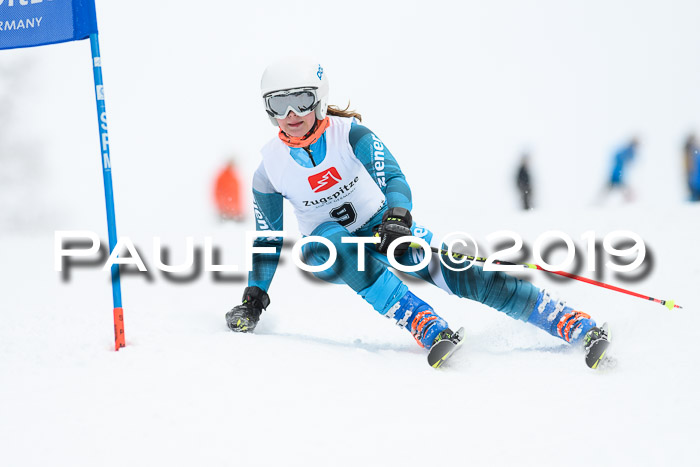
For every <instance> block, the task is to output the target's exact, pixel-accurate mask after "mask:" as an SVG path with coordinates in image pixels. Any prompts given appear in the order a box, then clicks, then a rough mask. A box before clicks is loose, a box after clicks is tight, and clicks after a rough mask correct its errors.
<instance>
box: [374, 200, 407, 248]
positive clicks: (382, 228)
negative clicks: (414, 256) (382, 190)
mask: <svg viewBox="0 0 700 467" xmlns="http://www.w3.org/2000/svg"><path fill="white" fill-rule="evenodd" d="M412 224H413V219H412V218H411V212H410V211H409V210H408V209H405V208H389V209H388V210H387V211H386V212H385V213H384V216H382V223H381V224H380V225H379V227H378V228H377V231H376V233H375V235H377V236H378V237H380V239H381V241H380V242H379V243H377V251H378V252H380V253H382V254H384V255H385V254H386V253H387V250H388V249H389V245H390V244H391V242H393V241H394V240H396V239H397V238H400V237H404V236H406V235H411V225H412ZM408 245H409V244H408V242H405V243H401V244H400V245H397V246H396V249H395V250H394V257H395V258H398V257H399V256H401V255H403V254H404V253H406V251H407V250H408Z"/></svg>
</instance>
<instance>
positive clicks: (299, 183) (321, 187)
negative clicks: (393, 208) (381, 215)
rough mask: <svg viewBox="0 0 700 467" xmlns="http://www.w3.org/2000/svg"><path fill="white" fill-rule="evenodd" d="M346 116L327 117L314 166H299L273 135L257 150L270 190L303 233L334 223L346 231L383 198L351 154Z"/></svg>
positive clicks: (359, 224)
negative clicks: (291, 209)
mask: <svg viewBox="0 0 700 467" xmlns="http://www.w3.org/2000/svg"><path fill="white" fill-rule="evenodd" d="M351 123H352V119H349V118H339V117H330V125H329V127H328V128H327V129H326V132H325V137H326V157H325V159H323V162H321V163H320V164H319V165H318V166H316V167H302V166H301V165H299V164H298V163H297V162H296V161H295V160H294V159H293V158H292V156H291V155H290V153H289V150H290V148H289V147H288V146H287V145H286V144H284V143H283V142H282V141H281V140H280V139H279V138H275V139H274V140H272V141H270V142H269V143H268V144H267V145H265V147H263V149H262V156H263V165H264V167H265V171H266V172H267V175H268V177H269V179H270V182H271V183H272V185H273V186H274V188H275V189H276V190H277V191H278V192H279V193H281V194H282V196H284V197H285V198H286V199H288V200H289V201H290V202H291V203H292V206H294V214H295V215H296V217H297V221H298V223H299V229H300V230H301V233H302V234H303V235H310V234H311V232H312V231H313V230H314V229H315V228H316V227H317V226H319V225H320V224H322V223H324V222H327V221H335V222H338V223H340V224H341V225H343V226H344V227H345V228H347V229H348V230H349V231H350V232H354V231H355V230H357V229H358V228H360V227H362V226H363V225H364V224H365V223H366V222H367V221H369V220H370V218H371V217H372V216H373V215H374V214H375V213H376V212H377V211H378V210H379V209H381V207H382V206H383V205H384V203H385V202H386V200H385V198H384V193H382V191H381V190H380V189H379V187H378V186H377V184H376V183H375V182H374V180H373V179H372V177H371V176H370V175H369V173H367V170H366V169H365V168H364V166H363V165H362V162H360V161H359V160H358V159H357V157H355V154H354V153H353V152H352V147H351V146H350V141H349V139H348V134H349V133H350V125H351Z"/></svg>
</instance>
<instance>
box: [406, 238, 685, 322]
mask: <svg viewBox="0 0 700 467" xmlns="http://www.w3.org/2000/svg"><path fill="white" fill-rule="evenodd" d="M410 246H411V247H412V248H420V245H418V244H416V243H411V245H410ZM430 249H431V250H432V251H433V253H439V254H441V255H444V256H447V255H449V253H448V252H447V250H442V249H439V248H435V247H434V246H431V247H430ZM452 256H453V257H454V258H455V259H468V260H469V261H478V262H480V263H483V262H485V261H486V258H482V257H479V256H469V255H464V254H462V253H456V252H452ZM493 263H494V264H501V265H503V266H522V267H523V268H525V269H537V270H539V271H545V272H548V273H550V274H557V275H559V276H564V277H568V278H569V279H575V280H577V281H581V282H585V283H587V284H592V285H597V286H598V287H603V288H605V289H609V290H614V291H615V292H621V293H624V294H627V295H632V296H633V297H639V298H643V299H644V300H649V301H650V302H654V303H659V304H661V305H663V306H665V307H666V308H668V309H669V310H673V309H674V308H683V307H682V306H680V305H677V304H676V302H674V301H673V300H661V299H658V298H654V297H650V296H648V295H643V294H640V293H637V292H632V291H631V290H627V289H623V288H622V287H617V286H614V285H610V284H605V283H604V282H599V281H596V280H593V279H589V278H587V277H583V276H577V275H576V274H571V273H570V272H566V271H550V270H548V269H545V268H543V267H542V266H539V265H537V264H532V263H523V264H518V263H511V262H509V261H501V260H493Z"/></svg>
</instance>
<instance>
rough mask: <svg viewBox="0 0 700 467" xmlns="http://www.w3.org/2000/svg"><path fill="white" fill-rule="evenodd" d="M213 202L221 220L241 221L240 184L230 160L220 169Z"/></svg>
mask: <svg viewBox="0 0 700 467" xmlns="http://www.w3.org/2000/svg"><path fill="white" fill-rule="evenodd" d="M214 201H215V202H216V209H217V212H218V213H219V217H220V218H221V220H234V221H242V220H243V217H244V216H243V208H242V205H243V203H242V199H241V182H240V178H239V177H238V172H237V171H236V167H235V164H234V162H233V161H232V160H231V161H229V162H228V163H227V164H226V166H225V167H224V168H222V169H221V171H220V172H219V174H218V175H217V177H216V182H215V185H214Z"/></svg>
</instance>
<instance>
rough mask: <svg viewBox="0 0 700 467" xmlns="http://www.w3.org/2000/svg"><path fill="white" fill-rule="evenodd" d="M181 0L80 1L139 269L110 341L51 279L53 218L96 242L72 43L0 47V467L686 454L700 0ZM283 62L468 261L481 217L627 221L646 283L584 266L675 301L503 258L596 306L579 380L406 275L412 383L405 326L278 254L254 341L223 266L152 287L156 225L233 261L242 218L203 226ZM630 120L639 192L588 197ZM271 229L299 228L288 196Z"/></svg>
mask: <svg viewBox="0 0 700 467" xmlns="http://www.w3.org/2000/svg"><path fill="white" fill-rule="evenodd" d="M194 5H195V4H194V3H193V2H182V1H179V2H178V1H171V2H167V5H166V4H164V3H162V2H148V3H146V2H137V1H135V0H128V1H124V0H123V1H120V2H105V1H99V0H98V2H97V8H98V15H99V24H100V28H101V46H102V55H103V66H104V74H105V85H106V91H107V111H108V115H109V119H110V146H111V150H112V157H113V160H112V163H113V176H114V184H115V195H116V209H117V220H118V231H119V233H120V235H122V236H129V237H130V238H131V239H132V240H133V241H134V243H135V244H136V245H137V246H138V248H139V251H140V252H141V253H142V255H143V258H144V261H145V262H146V264H147V265H148V266H149V268H150V274H145V273H138V272H134V270H133V269H131V270H129V272H128V273H125V274H123V276H122V286H123V296H124V310H125V311H124V313H125V324H126V341H127V347H126V348H124V349H122V350H120V351H119V352H114V351H113V347H112V341H113V333H112V316H111V308H112V302H111V289H110V285H109V280H108V275H107V273H105V272H103V271H101V270H100V269H99V267H97V266H92V267H80V268H73V269H71V271H70V278H69V279H67V280H64V279H63V278H62V275H61V273H58V272H55V271H54V231H56V230H90V231H94V232H97V233H98V234H99V235H100V236H101V237H102V238H103V239H105V238H106V228H105V222H104V201H103V196H102V180H101V176H100V165H99V162H100V159H99V146H98V142H99V141H98V137H97V132H96V128H95V110H94V94H93V87H92V76H91V73H90V65H91V63H90V59H89V55H90V52H89V45H88V44H87V43H86V42H81V43H70V44H63V45H57V46H51V47H43V48H38V49H28V50H20V51H4V52H3V53H2V54H1V55H0V64H2V67H0V70H15V72H14V73H15V74H14V75H13V76H14V77H15V78H13V80H4V81H3V86H5V89H3V90H2V92H3V96H7V95H10V96H12V97H13V98H14V105H13V107H12V113H11V114H10V116H9V118H8V116H7V111H6V112H5V115H3V118H2V124H3V129H4V132H3V133H2V135H1V139H0V147H1V148H2V149H3V150H4V151H6V152H7V151H10V149H7V148H11V150H12V151H16V152H15V153H13V155H14V154H22V155H24V156H25V157H26V158H28V159H30V160H31V161H33V162H31V163H27V164H25V165H22V164H19V163H18V164H12V165H8V164H6V161H7V160H8V159H0V161H2V163H3V165H2V167H0V169H1V170H2V171H3V175H6V176H7V177H4V178H2V180H3V185H2V186H0V194H1V195H2V197H3V198H2V200H3V202H2V204H0V206H2V210H3V211H5V212H3V215H2V216H0V264H2V268H0V284H2V285H1V286H0V287H1V291H2V293H0V318H1V319H0V453H1V454H0V459H1V461H0V462H1V463H2V465H7V466H45V465H70V466H95V465H100V466H111V465H135V466H140V465H166V464H167V465H207V466H210V465H211V466H215V465H240V466H254V465H263V466H269V465H275V466H278V465H281V466H287V465H290V466H293V465H314V466H315V465H339V466H340V465H353V466H354V465H369V466H375V465H377V466H385V465H434V464H437V463H454V464H457V465H480V466H481V465H483V466H492V465H498V466H505V465H519V466H520V465H523V466H529V465H533V466H534V465H538V466H539V465H587V466H588V465H591V464H593V463H595V465H611V466H619V465H674V466H685V465H696V463H697V461H696V457H697V456H696V452H695V449H694V442H695V441H696V439H697V437H698V435H699V434H700V429H699V428H698V416H699V415H700V402H698V398H697V396H696V393H697V390H696V387H697V384H698V382H700V372H699V370H698V366H697V364H696V360H697V356H698V346H697V340H698V336H699V334H700V333H699V331H698V329H699V324H700V318H698V309H699V305H700V303H698V302H699V300H698V294H697V284H698V283H699V281H700V266H699V265H700V255H699V254H698V248H697V238H698V231H699V228H700V205H691V204H689V203H687V202H685V201H684V197H685V192H684V186H683V182H682V171H681V153H680V150H681V146H682V141H683V138H684V137H685V135H686V133H687V132H688V131H691V130H695V131H698V130H699V129H700V128H699V127H698V125H699V124H700V123H699V122H698V114H697V109H698V108H700V88H699V87H698V86H697V83H698V82H700V62H698V61H697V60H695V59H694V58H693V57H698V56H700V30H699V29H698V28H697V18H698V14H700V6H698V4H697V2H691V1H686V2H683V1H676V2H665V3H663V4H662V3H661V2H653V1H645V2H635V6H634V7H631V6H630V4H629V3H628V2H623V1H607V2H598V1H592V2H586V3H585V4H583V3H580V4H579V3H576V4H573V3H571V4H562V3H561V2H556V1H537V2H516V1H501V2H491V3H489V4H486V3H483V2H459V3H458V2H441V3H439V4H436V5H435V6H431V7H428V6H426V5H425V4H423V3H418V2H401V3H397V2H369V1H356V2H353V3H352V6H349V5H348V4H347V3H342V4H340V3H337V4H336V3H328V2H326V3H323V4H321V3H318V2H308V1H301V2H295V3H293V4H292V3H285V2H279V1H270V2H264V3H259V4H254V3H250V4H245V5H241V4H238V3H231V4H229V3H228V2H207V6H206V7H202V8H200V9H198V10H195V9H194ZM307 30H311V31H313V34H305V31H307ZM135 31H149V32H148V34H133V33H134V32H135ZM326 32H328V33H330V34H326ZM288 53H293V54H300V55H307V56H315V57H318V58H319V59H320V60H322V61H323V62H324V63H325V64H326V65H325V66H326V70H327V72H328V74H329V77H330V80H331V101H332V102H335V103H338V104H342V105H344V104H345V103H346V102H347V101H348V100H351V103H352V107H353V108H356V109H358V110H359V111H360V112H361V113H362V114H363V116H364V121H365V123H366V124H367V125H368V126H369V127H370V128H372V129H373V130H374V131H375V132H376V133H377V134H378V135H379V137H380V138H382V139H383V141H384V142H385V143H386V144H387V146H388V147H389V148H390V149H391V150H392V152H393V153H394V154H395V155H396V156H397V158H398V159H399V161H400V163H401V165H402V168H403V170H404V172H405V173H406V175H407V177H408V180H409V182H410V183H411V186H412V188H413V194H414V205H415V207H414V211H413V212H414V216H415V218H416V220H418V221H420V222H421V223H423V224H425V225H427V226H428V227H430V228H431V229H432V230H434V231H435V232H437V233H440V234H444V233H448V232H452V231H455V230H462V231H466V232H468V233H470V234H472V235H473V236H474V237H476V238H477V240H478V241H479V244H480V245H481V246H483V247H484V251H483V252H482V253H489V252H491V251H493V246H492V245H491V246H490V245H489V243H488V241H487V240H486V236H487V235H488V234H489V233H491V232H495V231H498V230H503V229H508V230H513V231H516V232H518V233H519V234H520V235H522V237H523V239H524V241H525V244H526V245H528V246H529V247H530V248H531V247H532V245H533V244H534V242H535V241H536V239H537V238H538V236H540V235H541V234H542V233H543V232H545V231H548V230H552V229H556V230H561V231H563V232H565V233H567V234H568V235H570V236H571V237H572V238H573V239H574V241H575V242H576V244H577V245H578V246H579V247H583V246H584V243H583V241H582V240H581V239H580V236H581V235H582V234H583V233H584V232H586V231H590V230H593V231H595V233H596V238H598V239H599V240H602V238H603V237H604V236H605V235H606V234H607V233H608V232H611V231H614V230H619V229H625V230H631V231H633V232H636V233H638V234H639V235H640V236H641V237H642V238H643V239H644V241H645V243H646V245H647V247H648V249H649V252H650V256H651V257H650V258H649V259H648V260H647V262H646V263H645V267H646V268H648V274H647V275H646V276H645V277H644V278H641V279H637V280H633V281H631V282H630V281H623V280H622V279H621V278H619V277H617V276H616V275H614V274H613V273H612V272H611V271H610V270H609V269H607V268H603V270H602V271H598V276H595V274H596V273H587V272H586V271H585V270H581V271H580V273H581V274H584V275H589V276H593V277H597V278H598V279H599V280H602V281H604V282H608V283H611V284H615V285H618V286H620V287H624V288H627V289H630V290H634V291H637V292H640V293H642V294H647V295H651V296H654V297H657V298H661V299H674V300H676V302H677V303H679V304H681V305H683V307H684V308H683V309H682V310H677V309H676V310H673V311H669V310H667V309H666V308H664V307H662V306H660V305H658V304H654V303H651V302H647V301H644V300H640V299H638V298H634V297H631V296H628V295H624V294H620V293H616V292H611V291H608V290H604V289H602V288H598V287H594V286H591V285H587V284H583V283H580V282H561V281H556V280H554V279H553V278H550V277H548V275H546V274H545V273H541V272H530V273H528V274H526V275H524V276H523V277H526V278H529V279H530V280H532V281H534V282H535V283H536V284H538V285H540V286H544V287H547V288H549V289H551V290H554V291H555V292H558V293H559V295H560V296H561V297H562V298H563V299H565V300H566V301H567V302H568V303H569V304H571V305H573V306H575V307H576V308H578V309H582V310H584V311H586V312H588V313H590V314H592V315H593V317H594V318H595V319H597V320H598V321H600V322H603V321H608V322H609V323H611V326H612V329H613V333H614V335H613V337H614V340H615V347H614V353H615V355H616V356H617V358H618V360H619V365H618V367H617V368H616V369H615V371H612V372H605V373H603V372H593V371H591V370H589V369H588V368H587V367H586V366H585V364H584V363H583V356H582V355H581V354H580V353H578V352H576V351H573V350H571V349H568V348H567V347H566V345H564V344H562V343H561V341H559V340H557V339H555V338H553V337H550V336H548V335H546V334H545V333H543V332H542V331H539V330H537V329H534V328H532V327H531V326H528V325H526V324H523V323H520V322H516V321H513V320H511V319H509V318H507V317H505V316H503V315H502V314H500V313H498V312H496V311H493V310H490V309H488V308H486V307H484V306H482V305H480V304H477V303H473V302H468V301H465V300H460V299H458V298H456V297H451V296H448V295H446V294H445V293H443V292H442V291H440V290H438V289H437V288H434V287H431V286H429V285H427V284H422V283H417V282H415V281H409V284H410V287H411V288H412V290H414V292H416V293H417V294H418V295H419V296H421V297H422V298H424V299H426V300H427V301H429V302H430V303H431V304H432V305H433V306H434V307H435V308H436V310H438V312H439V313H440V314H441V315H443V316H444V317H445V318H446V319H447V320H448V321H449V322H450V323H451V325H452V326H454V327H457V326H460V325H464V326H465V327H466V330H467V338H466V339H467V340H466V343H465V345H464V347H463V349H462V350H461V351H460V353H459V354H456V355H455V356H454V358H453V359H452V360H451V361H450V364H449V367H446V368H444V369H443V370H440V371H435V370H433V369H431V368H429V367H428V365H426V363H425V352H424V351H423V350H422V349H420V348H418V347H417V346H416V344H415V343H414V341H413V339H412V338H411V337H410V336H409V334H408V333H407V332H406V331H404V330H401V329H399V328H397V327H396V326H394V325H392V324H391V323H390V322H389V321H388V320H385V319H383V318H381V317H378V316H377V315H376V313H375V312H374V311H372V310H371V309H370V307H368V306H367V305H366V304H365V303H364V302H363V301H362V300H361V299H360V298H359V297H358V296H356V295H355V294H354V293H353V292H352V291H350V290H349V289H347V288H345V287H342V286H332V285H326V284H323V283H320V282H318V281H316V280H313V279H310V278H309V277H307V276H305V275H304V274H302V273H301V272H300V271H299V270H298V269H297V268H296V267H295V266H294V265H293V263H292V261H291V258H290V249H286V250H285V252H284V256H283V262H282V264H281V266H280V268H279V270H278V273H277V275H276V277H275V280H274V282H273V285H272V288H271V290H270V296H271V299H272V305H271V306H270V308H269V309H268V310H267V311H265V312H264V314H263V316H262V320H261V322H260V325H259V327H258V329H257V330H256V332H255V334H251V335H238V334H233V333H231V332H229V331H228V330H227V329H226V326H225V323H224V320H223V315H224V313H225V312H226V311H227V310H228V309H229V308H230V307H231V306H233V305H234V304H236V303H237V302H238V301H239V299H240V294H241V292H242V289H243V287H244V286H245V283H246V282H245V275H244V274H227V275H225V277H223V278H222V279H221V280H216V279H215V277H213V275H212V274H211V273H201V274H200V275H198V276H197V277H196V278H194V279H190V280H186V281H180V282H175V281H173V278H172V277H168V276H165V275H163V274H162V273H160V272H159V271H157V270H156V269H155V266H154V260H153V257H152V256H153V247H152V239H153V237H154V236H160V237H162V240H163V243H164V244H165V245H167V246H168V247H170V249H171V250H172V262H173V263H177V262H181V261H183V260H184V258H185V251H184V244H185V237H186V236H192V237H194V240H195V244H196V245H198V246H201V245H203V242H204V238H205V237H206V236H210V237H212V238H213V239H214V244H215V245H216V246H217V247H219V248H220V249H221V252H222V257H221V261H222V262H223V263H226V264H238V265H240V266H241V267H242V265H243V255H242V253H241V250H242V245H243V238H244V237H243V235H244V231H245V230H252V229H254V225H253V223H252V221H251V220H249V221H248V222H247V223H245V224H243V225H232V224H223V225H222V224H220V223H218V222H216V221H215V220H214V214H213V207H212V203H211V200H210V193H211V183H212V179H213V177H214V172H215V170H216V169H217V168H218V167H219V166H220V165H221V164H223V162H224V161H225V160H226V159H227V158H228V157H230V156H231V155H232V154H233V155H235V157H236V159H237V161H238V163H239V166H240V168H241V170H242V171H243V172H244V173H246V174H248V175H250V174H252V172H253V170H254V169H255V167H256V165H257V163H258V160H259V159H258V157H259V156H258V155H257V151H258V149H259V147H260V146H262V144H264V143H265V142H266V141H267V140H268V139H269V138H270V137H272V136H273V135H274V130H273V129H272V128H271V127H270V125H269V122H268V121H267V117H266V116H265V114H264V113H263V112H262V110H261V108H260V102H259V98H258V96H257V87H258V80H259V77H260V75H261V73H262V70H263V69H264V67H265V65H266V64H267V63H268V62H270V61H272V60H273V59H275V58H276V57H277V56H279V55H281V54H288ZM358 65H359V66H358ZM16 70H19V71H16ZM17 76H19V77H21V79H19V80H18V79H16V77H17ZM19 81H21V83H20V82H19ZM7 83H11V84H7ZM15 86H16V87H15ZM3 102H5V100H3ZM633 134H638V135H640V139H641V142H642V146H641V153H640V157H639V160H637V161H636V164H635V165H634V166H633V167H632V168H631V169H632V170H631V171H630V173H629V176H630V180H631V183H632V185H633V186H634V187H635V189H636V192H637V200H636V202H635V203H633V204H630V205H623V204H622V203H620V202H618V201H617V200H615V199H608V200H606V201H605V202H604V203H599V204H596V203H595V202H594V201H595V200H596V198H597V196H598V194H599V192H600V190H601V187H602V185H603V182H604V179H605V176H606V173H607V170H608V164H609V159H610V156H611V153H612V151H613V150H614V149H615V148H616V146H617V145H619V144H621V143H622V142H624V140H625V139H626V138H628V137H630V136H631V135H633ZM524 149H529V150H530V151H531V152H532V159H533V164H534V167H533V172H534V176H535V179H536V190H537V192H536V198H535V202H536V206H537V207H538V209H537V210H535V211H532V212H526V213H524V212H520V211H517V210H516V207H517V196H516V193H515V192H514V189H512V188H511V187H512V186H513V185H514V181H513V177H514V172H515V168H514V166H515V163H516V162H517V161H518V159H519V155H520V151H522V150H524ZM10 160H12V161H17V160H21V158H19V157H17V156H14V157H13V158H12V159H10ZM37 161H38V162H37ZM37 165H39V166H40V167H41V170H37V169H36V167H37ZM22 177H27V178H32V179H34V180H33V181H32V182H31V183H33V184H35V185H34V186H35V187H36V188H34V191H33V192H32V194H31V195H30V194H28V193H27V191H28V190H26V187H23V186H22V184H18V183H17V180H18V179H21V178H22ZM5 180H11V182H7V183H5ZM28 183H29V182H28ZM8 199H11V200H14V203H11V202H8V201H7V200H8ZM27 212H29V213H30V214H27ZM31 213H41V215H40V216H38V215H36V214H31ZM286 230H287V231H289V232H290V241H291V242H293V241H294V240H295V239H297V238H298V234H296V225H295V223H294V221H293V219H292V214H291V210H290V211H288V212H287V224H286ZM560 253H561V252H560ZM577 257H579V258H582V257H583V253H582V252H581V251H579V252H578V253H577ZM506 259H507V258H506ZM604 259H607V257H604Z"/></svg>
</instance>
